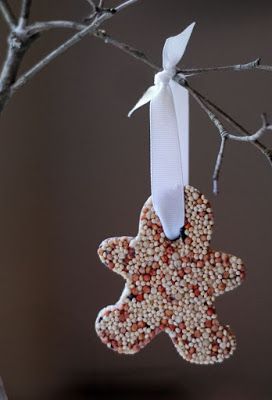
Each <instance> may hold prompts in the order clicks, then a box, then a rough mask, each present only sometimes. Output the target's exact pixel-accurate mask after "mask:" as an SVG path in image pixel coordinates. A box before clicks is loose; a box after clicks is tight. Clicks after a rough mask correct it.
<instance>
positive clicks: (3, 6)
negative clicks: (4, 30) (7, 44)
mask: <svg viewBox="0 0 272 400" xmlns="http://www.w3.org/2000/svg"><path fill="white" fill-rule="evenodd" d="M0 11H1V13H2V15H3V17H4V19H5V21H6V22H7V24H8V26H9V28H10V29H11V30H12V29H14V27H15V25H16V18H15V16H14V14H13V12H12V9H11V8H10V5H9V3H8V1H7V0H0Z"/></svg>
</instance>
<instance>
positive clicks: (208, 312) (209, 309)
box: [207, 307, 214, 317]
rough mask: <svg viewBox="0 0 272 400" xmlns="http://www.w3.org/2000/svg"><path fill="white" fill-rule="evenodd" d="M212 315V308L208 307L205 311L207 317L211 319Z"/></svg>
mask: <svg viewBox="0 0 272 400" xmlns="http://www.w3.org/2000/svg"><path fill="white" fill-rule="evenodd" d="M213 314H214V308H212V307H209V308H208V310H207V315H209V317H211V316H212V315H213Z"/></svg>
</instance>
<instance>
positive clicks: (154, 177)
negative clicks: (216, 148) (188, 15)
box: [128, 23, 195, 240]
mask: <svg viewBox="0 0 272 400" xmlns="http://www.w3.org/2000/svg"><path fill="white" fill-rule="evenodd" d="M194 25H195V23H192V24H191V25H189V26H188V27H187V28H186V29H185V30H184V31H183V32H181V33H180V34H179V35H177V36H173V37H170V38H168V39H167V40H166V41H165V44H164V47H163V52H162V59H163V71H161V72H158V73H157V74H156V75H155V78H154V86H151V87H150V88H149V89H148V90H147V91H146V92H145V93H144V95H143V96H142V98H141V99H140V100H139V101H138V102H137V104H136V105H135V107H134V108H133V109H132V110H131V111H130V112H129V114H128V116H129V117H130V116H131V114H132V113H133V112H134V111H135V110H136V109H138V108H139V107H141V106H143V105H144V104H146V103H148V102H150V146H151V151H150V153H151V194H152V202H153V206H154V209H155V212H156V213H157V215H158V217H159V218H160V221H161V224H162V226H163V229H164V233H165V235H166V237H167V238H168V239H170V240H174V239H177V238H178V237H179V236H180V231H181V228H182V227H183V226H184V220H185V205H184V186H185V185H188V183H189V96H188V91H187V90H186V89H185V88H183V87H182V86H180V85H179V84H178V83H176V82H175V81H174V80H173V79H172V78H173V77H174V76H175V74H176V66H177V64H178V63H179V61H180V60H181V58H182V56H183V54H184V52H185V49H186V46H187V43H188V41H189V39H190V36H191V33H192V31H193V29H194Z"/></svg>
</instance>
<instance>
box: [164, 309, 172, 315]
mask: <svg viewBox="0 0 272 400" xmlns="http://www.w3.org/2000/svg"><path fill="white" fill-rule="evenodd" d="M164 313H165V315H166V316H167V317H172V315H173V311H171V310H165V312H164Z"/></svg>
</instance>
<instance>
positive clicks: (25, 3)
mask: <svg viewBox="0 0 272 400" xmlns="http://www.w3.org/2000/svg"><path fill="white" fill-rule="evenodd" d="M31 4H32V0H22V7H21V13H20V18H19V24H18V28H19V29H22V28H24V27H25V26H26V24H27V21H28V18H29V14H30V8H31Z"/></svg>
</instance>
